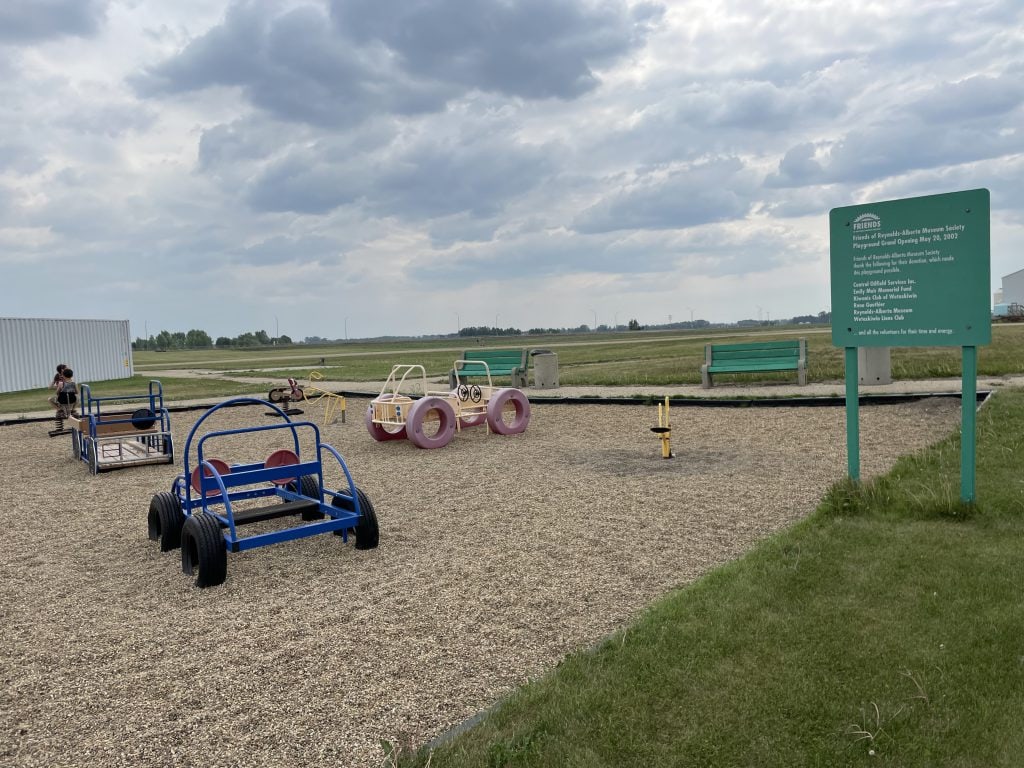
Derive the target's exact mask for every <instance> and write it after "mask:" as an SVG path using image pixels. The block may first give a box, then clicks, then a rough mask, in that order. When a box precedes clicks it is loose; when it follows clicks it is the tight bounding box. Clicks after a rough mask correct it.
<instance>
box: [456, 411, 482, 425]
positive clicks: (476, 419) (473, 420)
mask: <svg viewBox="0 0 1024 768" xmlns="http://www.w3.org/2000/svg"><path fill="white" fill-rule="evenodd" d="M485 421H487V414H486V413H474V414H472V415H470V416H463V417H462V426H463V427H479V426H480V425H481V424H483V423H484V422H485Z"/></svg>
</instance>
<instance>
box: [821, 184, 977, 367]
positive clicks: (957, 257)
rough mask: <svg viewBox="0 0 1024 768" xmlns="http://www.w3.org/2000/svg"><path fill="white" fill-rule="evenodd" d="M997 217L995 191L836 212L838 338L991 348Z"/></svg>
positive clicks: (860, 343)
mask: <svg viewBox="0 0 1024 768" xmlns="http://www.w3.org/2000/svg"><path fill="white" fill-rule="evenodd" d="M989 218H990V203H989V192H988V190H987V189H972V190H967V191H964V192H950V193H946V194H940V195H928V196H926V197H915V198H908V199H905V200H889V201H884V202H878V203H867V204H864V205H851V206H846V207H842V208H834V209H832V211H831V212H830V213H829V235H830V255H831V268H832V343H833V344H834V345H835V346H837V347H850V346H857V347H910V346H929V347H931V346H949V347H956V346H978V345H981V344H989V343H990V342H991V340H992V323H991V304H990V296H989V289H990V282H991V268H990V250H991V237H990V222H989Z"/></svg>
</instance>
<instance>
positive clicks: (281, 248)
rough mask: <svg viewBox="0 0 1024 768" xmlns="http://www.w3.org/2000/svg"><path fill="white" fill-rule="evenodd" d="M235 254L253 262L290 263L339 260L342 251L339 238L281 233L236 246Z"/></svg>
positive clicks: (262, 263)
mask: <svg viewBox="0 0 1024 768" xmlns="http://www.w3.org/2000/svg"><path fill="white" fill-rule="evenodd" d="M233 258H234V259H235V260H236V261H239V262H242V263H245V264H249V265H251V266H286V265H294V264H304V263H310V262H317V263H324V262H327V263H337V262H339V261H340V259H341V254H340V253H339V250H338V241H337V240H335V239H333V238H330V237H323V236H316V235H308V236H302V237H287V236H284V235H277V236H274V237H270V238H267V239H266V240H263V241H261V242H259V243H256V244H255V245H250V246H248V247H246V248H242V249H239V250H236V251H235V252H234V253H233Z"/></svg>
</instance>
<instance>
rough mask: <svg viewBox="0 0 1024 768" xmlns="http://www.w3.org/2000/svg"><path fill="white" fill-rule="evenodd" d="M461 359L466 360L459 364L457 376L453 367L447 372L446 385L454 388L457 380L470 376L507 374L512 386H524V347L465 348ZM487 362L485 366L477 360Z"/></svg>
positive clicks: (525, 359) (525, 362)
mask: <svg viewBox="0 0 1024 768" xmlns="http://www.w3.org/2000/svg"><path fill="white" fill-rule="evenodd" d="M461 360H464V361H466V362H465V363H463V364H462V365H461V366H459V370H458V377H457V378H456V375H455V374H456V371H455V369H454V368H453V369H452V370H451V371H449V373H448V386H449V387H450V388H451V389H455V387H456V386H457V381H459V380H466V379H470V378H481V377H482V378H487V371H488V369H489V370H490V373H491V376H492V377H494V376H509V377H511V379H512V386H513V387H519V388H522V387H525V386H526V377H527V373H526V366H527V360H528V356H527V352H526V350H525V349H467V350H465V351H464V352H463V353H462V358H461ZM478 361H479V362H484V363H486V364H487V367H486V368H485V367H484V366H483V365H480V364H479V362H478Z"/></svg>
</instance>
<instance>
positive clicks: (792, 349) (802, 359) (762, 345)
mask: <svg viewBox="0 0 1024 768" xmlns="http://www.w3.org/2000/svg"><path fill="white" fill-rule="evenodd" d="M761 371H796V373H797V381H798V382H799V384H800V386H804V385H805V384H807V339H788V340H777V341H775V340H773V341H763V342H747V343H744V344H706V345H705V346H704V364H703V365H702V366H701V367H700V381H701V386H702V387H704V388H705V389H708V388H710V387H711V386H712V378H711V377H712V375H714V374H719V373H760V372H761Z"/></svg>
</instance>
